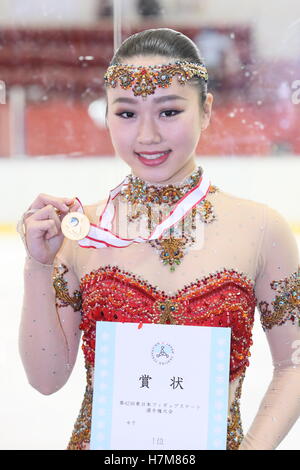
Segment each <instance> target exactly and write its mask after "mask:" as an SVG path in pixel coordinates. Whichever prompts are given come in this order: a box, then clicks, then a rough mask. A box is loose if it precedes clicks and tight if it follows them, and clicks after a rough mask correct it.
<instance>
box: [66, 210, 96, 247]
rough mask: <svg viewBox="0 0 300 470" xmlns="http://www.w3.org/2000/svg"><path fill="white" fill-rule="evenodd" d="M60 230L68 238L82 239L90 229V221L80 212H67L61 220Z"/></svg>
mask: <svg viewBox="0 0 300 470" xmlns="http://www.w3.org/2000/svg"><path fill="white" fill-rule="evenodd" d="M61 230H62V233H63V234H64V236H65V237H67V238H69V239H70V240H82V239H83V238H84V237H86V236H87V234H88V233H89V230H90V221H89V219H88V218H87V216H86V215H84V214H82V213H81V212H69V213H68V214H67V215H65V217H64V218H63V220H62V221H61Z"/></svg>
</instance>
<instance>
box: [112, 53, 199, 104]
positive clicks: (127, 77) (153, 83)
mask: <svg viewBox="0 0 300 470" xmlns="http://www.w3.org/2000/svg"><path fill="white" fill-rule="evenodd" d="M175 75H177V79H178V82H179V83H180V84H181V85H184V84H185V83H186V82H187V81H188V80H190V79H191V78H193V77H197V78H202V79H203V80H204V81H205V82H207V81H208V73H207V69H206V67H205V65H204V64H196V63H194V62H187V61H180V60H178V61H176V62H175V63H169V64H162V65H147V66H144V65H140V66H138V67H137V66H135V65H127V64H116V65H110V66H109V67H108V69H107V71H106V73H105V75H104V81H105V84H106V86H111V87H112V88H115V87H116V86H117V84H118V83H119V85H120V86H121V88H123V89H124V90H128V89H129V88H131V89H132V91H133V93H134V95H135V96H142V97H143V98H146V97H147V95H153V94H154V92H155V89H156V87H157V86H158V87H161V88H167V87H169V86H170V85H171V83H172V79H173V77H174V76H175Z"/></svg>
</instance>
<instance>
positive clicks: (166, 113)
mask: <svg viewBox="0 0 300 470" xmlns="http://www.w3.org/2000/svg"><path fill="white" fill-rule="evenodd" d="M180 113H182V111H179V110H178V109H167V110H166V111H162V112H161V115H164V116H162V117H166V118H170V117H173V116H176V115H177V114H180ZM115 114H116V116H119V117H121V118H123V119H131V118H133V117H134V112H132V111H123V112H121V113H115Z"/></svg>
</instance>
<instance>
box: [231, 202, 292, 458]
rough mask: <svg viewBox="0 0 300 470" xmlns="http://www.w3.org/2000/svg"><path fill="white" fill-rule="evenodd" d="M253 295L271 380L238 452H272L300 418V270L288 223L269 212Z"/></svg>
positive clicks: (277, 213)
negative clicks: (264, 335) (268, 358)
mask: <svg viewBox="0 0 300 470" xmlns="http://www.w3.org/2000/svg"><path fill="white" fill-rule="evenodd" d="M255 292H256V298H257V307H258V310H259V314H260V321H261V325H262V328H263V330H264V332H265V334H266V338H267V341H268V344H269V347H270V352H271V356H272V361H273V377H272V380H271V383H270V385H269V387H268V389H267V391H266V393H265V395H264V397H263V399H262V402H261V404H260V406H259V409H258V412H257V414H256V416H255V419H254V421H253V423H252V425H251V427H250V429H249V431H248V433H247V434H246V435H245V437H244V439H243V441H242V443H241V445H240V450H254V449H260V450H273V449H276V448H277V446H278V445H279V443H280V442H281V441H282V439H283V438H284V437H285V436H286V435H287V433H288V432H289V430H290V429H291V427H292V426H293V424H294V423H295V422H296V421H297V419H298V417H299V416H300V267H299V252H298V247H297V243H296V239H295V237H294V235H293V233H292V232H291V229H290V227H289V225H288V223H287V221H286V220H285V219H284V218H283V217H282V216H281V214H280V213H279V212H277V211H276V210H274V209H271V208H269V207H268V206H266V207H265V231H264V236H263V238H262V244H261V250H260V254H259V257H258V264H257V273H256V280H255Z"/></svg>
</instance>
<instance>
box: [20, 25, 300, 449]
mask: <svg viewBox="0 0 300 470" xmlns="http://www.w3.org/2000/svg"><path fill="white" fill-rule="evenodd" d="M207 81H208V75H207V70H206V68H205V65H204V63H203V60H202V58H201V56H200V53H199V51H198V49H197V48H196V46H195V44H194V43H193V42H192V41H191V40H190V39H188V38H187V37H186V36H184V35H183V34H181V33H179V32H177V31H174V30H171V29H166V28H161V29H152V30H146V31H143V32H141V33H137V34H134V35H133V36H131V37H129V38H128V39H127V40H125V41H124V42H123V44H122V45H121V47H120V48H119V50H118V51H117V52H116V54H115V56H114V57H113V59H112V61H111V63H110V66H109V67H108V69H107V71H106V74H105V84H106V93H107V106H108V107H107V125H108V129H109V131H110V135H111V139H112V143H113V145H114V148H115V150H116V153H117V154H118V156H119V157H120V158H122V159H123V160H124V161H125V162H126V163H127V164H128V165H129V166H130V168H131V173H130V174H129V175H127V176H126V178H125V180H124V181H123V183H122V184H120V185H119V186H118V187H117V188H115V190H114V193H113V197H111V199H109V198H108V199H105V200H104V201H101V203H100V204H99V203H96V204H93V205H90V206H83V207H82V206H81V203H80V201H78V200H77V199H75V200H73V201H72V200H70V199H68V198H64V197H54V196H50V195H46V194H40V195H39V196H38V197H37V198H36V199H35V201H34V202H33V203H32V204H31V206H30V208H29V210H28V211H27V212H26V213H25V215H24V217H23V220H24V226H25V237H24V240H25V242H26V249H27V254H28V256H27V258H26V264H25V274H24V285H25V291H24V303H23V312H22V321H21V326H20V353H21V357H22V361H23V364H24V368H25V370H26V373H27V376H28V380H29V382H30V384H31V385H32V386H33V387H34V388H36V389H37V390H39V391H40V392H41V393H43V394H51V393H54V392H56V391H57V390H59V389H60V388H61V387H62V386H63V385H64V384H65V383H66V382H67V380H68V378H69V376H70V374H71V371H72V369H73V366H74V364H75V361H76V357H77V352H78V346H79V343H80V333H81V331H83V338H82V348H83V352H84V356H85V364H86V370H87V385H86V392H85V396H84V400H83V403H82V407H81V410H80V413H79V416H78V419H77V421H76V423H75V426H74V430H73V433H72V436H71V439H70V442H69V445H68V449H88V448H89V442H90V429H91V408H92V397H93V370H94V369H93V368H94V356H95V325H96V321H101V320H104V321H120V322H137V323H140V322H144V323H150V322H153V323H171V324H175V325H176V324H184V325H202V326H218V327H220V326H223V327H230V328H231V354H230V380H229V407H228V428H227V429H228V432H227V449H236V450H238V449H239V450H247V449H251V450H254V449H275V448H276V447H277V446H278V444H279V443H280V442H281V440H282V439H283V438H284V437H285V436H286V434H287V433H288V431H289V430H290V428H291V426H292V425H293V424H294V423H295V421H296V420H297V418H298V417H299V413H300V399H299V398H300V366H299V340H300V326H299V323H298V322H299V319H300V314H299V311H300V280H299V273H300V271H299V254H298V249H297V245H296V241H295V238H294V236H293V234H292V233H291V230H290V228H289V226H288V224H287V222H286V221H285V220H284V218H283V217H282V216H281V215H280V214H279V213H278V212H277V211H276V210H275V209H272V208H270V207H269V206H267V205H266V204H262V203H258V202H254V201H251V200H247V199H243V198H239V197H237V196H235V195H233V194H230V193H227V192H224V191H223V190H222V188H219V187H216V186H215V185H214V184H213V179H212V180H210V178H211V177H212V178H213V175H210V177H208V175H207V174H206V171H205V169H203V168H202V167H200V166H197V165H196V155H195V149H196V146H197V144H198V141H199V138H200V137H201V133H202V131H204V130H205V129H206V128H207V126H208V125H209V121H210V116H211V109H212V102H213V96H212V94H211V93H208V91H207ZM178 205H180V207H181V209H182V210H183V212H182V214H183V216H181V218H178V220H176V221H175V223H174V219H170V217H171V212H170V211H171V209H173V210H174V209H175V208H176V207H177V206H178ZM113 208H114V210H115V217H114V219H113V221H112V226H111V227H109V225H105V223H106V222H105V221H106V217H107V214H108V212H109V210H111V209H113ZM69 210H71V211H72V212H73V211H77V212H78V213H79V212H81V213H82V212H83V213H84V214H85V215H86V216H87V217H88V219H89V220H90V222H91V223H92V224H94V225H93V232H89V234H88V236H85V237H84V238H83V239H81V240H79V241H77V240H70V239H68V238H64V235H63V233H62V231H61V221H62V219H63V217H64V216H65V215H66V214H68V212H69ZM174 213H176V212H175V211H173V215H172V217H174ZM99 216H101V218H100V220H99ZM163 221H165V223H167V224H168V223H169V225H168V227H169V228H168V230H165V231H162V223H163ZM170 221H172V223H170ZM99 222H100V223H99ZM101 227H106V228H108V230H103V229H101ZM154 233H156V235H155V236H153V234H154ZM150 235H151V236H150ZM89 247H94V248H98V249H88V248H89ZM255 307H257V308H258V310H259V314H260V321H261V325H262V328H263V330H264V332H265V334H266V336H267V340H268V343H269V346H270V352H271V354H272V358H273V364H274V371H273V378H272V381H271V383H270V386H269V388H268V389H267V390H266V393H265V396H264V398H263V400H262V402H261V404H260V407H259V409H258V412H257V414H256V416H255V418H254V420H253V423H252V426H251V427H250V429H249V431H248V432H247V434H246V435H245V436H244V433H243V429H242V423H241V419H240V407H239V404H240V397H241V393H242V384H243V379H244V377H245V372H246V369H247V366H248V365H249V359H248V358H249V356H250V347H251V344H252V339H251V337H252V327H253V322H254V310H255ZM297 347H298V353H297Z"/></svg>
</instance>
